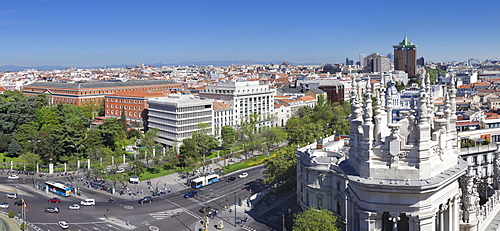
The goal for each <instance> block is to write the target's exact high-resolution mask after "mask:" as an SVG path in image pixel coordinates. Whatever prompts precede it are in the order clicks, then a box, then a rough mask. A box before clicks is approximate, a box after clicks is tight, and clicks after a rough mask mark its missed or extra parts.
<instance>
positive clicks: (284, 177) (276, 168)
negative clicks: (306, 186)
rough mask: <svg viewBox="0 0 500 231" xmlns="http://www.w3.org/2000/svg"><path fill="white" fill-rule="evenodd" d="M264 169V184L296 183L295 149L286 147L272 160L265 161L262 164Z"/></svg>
mask: <svg viewBox="0 0 500 231" xmlns="http://www.w3.org/2000/svg"><path fill="white" fill-rule="evenodd" d="M264 166H265V167H266V169H265V170H264V174H265V175H266V176H265V177H264V180H263V182H264V183H266V184H272V185H274V184H278V185H284V184H287V183H292V184H295V183H296V180H295V179H296V178H297V176H296V175H297V170H296V166H297V157H296V156H295V148H294V147H291V146H288V147H287V148H283V149H282V150H281V151H278V153H277V154H276V156H275V157H274V158H269V159H266V160H265V162H264Z"/></svg>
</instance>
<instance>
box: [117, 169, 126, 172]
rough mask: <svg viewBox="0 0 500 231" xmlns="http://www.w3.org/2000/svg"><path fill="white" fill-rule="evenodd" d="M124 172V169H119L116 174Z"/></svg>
mask: <svg viewBox="0 0 500 231" xmlns="http://www.w3.org/2000/svg"><path fill="white" fill-rule="evenodd" d="M123 172H125V169H124V168H119V169H117V170H116V173H123Z"/></svg>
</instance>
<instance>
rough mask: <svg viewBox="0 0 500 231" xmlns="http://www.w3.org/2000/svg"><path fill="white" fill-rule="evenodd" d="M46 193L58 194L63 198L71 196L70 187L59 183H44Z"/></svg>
mask: <svg viewBox="0 0 500 231" xmlns="http://www.w3.org/2000/svg"><path fill="white" fill-rule="evenodd" d="M45 185H47V191H49V192H52V193H56V194H59V195H61V196H63V197H69V196H71V186H70V185H68V184H64V183H63V182H60V181H46V182H45Z"/></svg>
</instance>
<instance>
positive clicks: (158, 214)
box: [0, 167, 290, 231]
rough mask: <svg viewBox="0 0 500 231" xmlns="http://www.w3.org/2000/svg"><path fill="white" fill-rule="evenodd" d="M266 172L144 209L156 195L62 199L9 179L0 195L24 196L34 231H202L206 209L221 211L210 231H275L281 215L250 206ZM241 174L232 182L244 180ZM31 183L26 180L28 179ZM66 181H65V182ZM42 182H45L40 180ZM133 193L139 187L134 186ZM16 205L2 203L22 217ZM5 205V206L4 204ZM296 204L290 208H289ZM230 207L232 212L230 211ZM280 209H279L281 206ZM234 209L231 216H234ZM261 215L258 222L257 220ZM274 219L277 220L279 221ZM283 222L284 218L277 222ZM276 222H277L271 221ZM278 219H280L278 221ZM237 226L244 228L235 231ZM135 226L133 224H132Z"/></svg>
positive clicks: (92, 194)
mask: <svg viewBox="0 0 500 231" xmlns="http://www.w3.org/2000/svg"><path fill="white" fill-rule="evenodd" d="M262 171H263V167H257V168H253V169H249V170H245V171H244V172H247V173H248V177H246V178H241V179H240V178H237V179H236V180H234V181H232V182H226V181H225V177H224V178H223V179H221V181H220V182H218V183H215V184H213V185H209V186H206V187H202V188H200V189H197V190H196V191H197V192H198V196H197V197H193V198H187V199H186V198H183V195H184V194H185V193H186V192H188V191H191V190H192V189H190V188H185V189H182V190H179V191H175V192H174V191H173V192H172V193H170V194H164V195H162V196H160V197H154V201H153V202H152V203H145V204H140V203H138V200H139V199H140V198H142V197H144V196H149V195H150V194H146V193H144V194H142V195H136V196H128V195H122V196H119V195H117V194H114V195H111V194H109V193H106V192H103V191H97V190H95V189H89V188H82V193H83V195H82V196H77V195H72V196H70V197H61V196H58V195H55V194H52V193H46V192H44V191H41V190H35V189H33V188H32V182H33V181H32V178H31V176H29V177H28V178H23V176H21V178H20V179H18V180H9V179H7V175H6V174H5V173H4V174H3V175H0V184H1V185H2V187H1V188H0V190H1V191H2V192H3V193H9V192H18V194H19V198H18V200H20V199H21V197H22V198H24V200H25V201H26V203H27V206H28V212H27V213H26V218H27V220H28V222H29V223H31V224H32V225H33V226H32V227H31V229H32V230H61V228H60V227H59V226H58V225H57V222H58V221H60V220H65V221H66V222H68V223H69V230H113V231H116V230H127V229H129V230H172V231H177V230H179V231H180V230H183V231H187V230H198V229H199V228H201V221H202V220H203V216H204V214H203V213H201V212H199V211H198V210H199V209H200V208H201V207H202V206H203V205H206V206H210V207H212V208H216V209H218V210H219V214H218V215H217V216H216V217H215V218H214V219H213V220H212V219H210V223H209V230H212V229H214V225H216V224H217V222H218V221H219V220H223V221H224V226H225V228H224V230H273V229H280V228H281V226H280V225H281V219H278V218H279V217H280V216H279V214H280V211H282V210H283V209H282V208H277V210H279V211H274V212H273V210H268V211H263V212H262V213H259V212H258V211H257V212H256V211H255V209H254V210H253V211H250V210H251V209H252V207H251V206H249V205H250V204H248V203H247V198H248V197H250V196H251V195H252V194H253V193H255V192H259V191H261V190H262V189H263V188H264V186H263V185H262V184H261V183H260V181H261V179H262V177H263V174H262ZM238 174H239V173H235V174H232V175H230V176H236V177H237V176H238ZM25 177H26V176H25ZM62 179H64V178H61V180H62ZM37 181H43V179H42V178H37ZM130 187H131V188H132V187H133V186H130ZM137 187H139V188H141V187H142V188H146V190H145V191H144V192H146V191H147V186H146V183H145V182H141V184H140V185H138V186H137ZM52 197H58V198H60V199H61V202H60V203H49V202H47V200H48V199H49V198H52ZM110 197H113V198H114V203H109V202H108V200H109V199H110ZM86 198H92V199H95V200H96V205H95V206H82V207H81V209H80V210H69V209H68V206H69V205H71V204H75V203H76V204H79V203H80V201H81V200H83V199H86ZM15 201H16V200H14V199H7V198H5V199H4V200H3V201H1V202H8V203H9V206H10V207H9V208H8V209H2V210H4V211H6V212H7V211H13V212H14V213H15V214H16V215H18V214H19V213H20V211H21V206H15V205H14V202H15ZM235 201H236V203H237V204H239V203H240V202H241V206H239V205H238V206H237V209H236V214H235V210H234V202H235ZM1 202H0V203H1ZM288 203H290V202H288ZM49 206H57V207H59V209H60V212H59V213H45V212H44V209H45V208H47V207H49ZM224 206H227V207H226V208H225V209H224ZM278 207H279V206H278ZM230 209H231V213H230V212H229V210H230ZM256 214H257V217H256V216H255V215H256ZM273 214H274V215H273ZM243 217H248V218H249V219H248V221H247V222H243V223H242V224H239V223H240V218H241V219H242V218H243ZM276 217H278V218H276ZM270 218H272V219H271V220H269V219H270ZM275 218H276V219H275ZM235 220H236V222H237V223H238V225H237V226H235V225H234V224H235ZM127 221H129V224H127Z"/></svg>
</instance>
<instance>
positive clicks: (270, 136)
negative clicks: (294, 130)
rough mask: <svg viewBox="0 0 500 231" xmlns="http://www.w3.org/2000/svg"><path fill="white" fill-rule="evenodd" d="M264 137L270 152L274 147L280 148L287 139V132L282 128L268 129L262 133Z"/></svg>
mask: <svg viewBox="0 0 500 231" xmlns="http://www.w3.org/2000/svg"><path fill="white" fill-rule="evenodd" d="M262 136H263V137H264V139H265V141H266V144H267V146H268V148H269V150H268V151H270V149H271V148H272V147H273V146H276V147H279V146H280V144H281V143H282V142H283V141H285V140H286V138H287V134H286V132H285V131H284V130H283V128H281V127H266V128H264V129H263V131H262Z"/></svg>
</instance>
